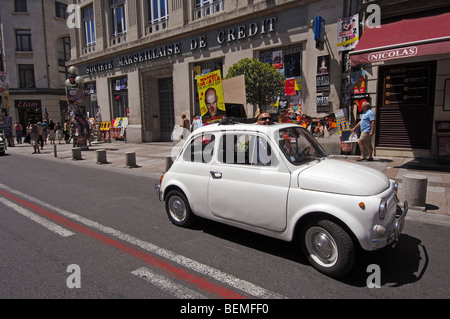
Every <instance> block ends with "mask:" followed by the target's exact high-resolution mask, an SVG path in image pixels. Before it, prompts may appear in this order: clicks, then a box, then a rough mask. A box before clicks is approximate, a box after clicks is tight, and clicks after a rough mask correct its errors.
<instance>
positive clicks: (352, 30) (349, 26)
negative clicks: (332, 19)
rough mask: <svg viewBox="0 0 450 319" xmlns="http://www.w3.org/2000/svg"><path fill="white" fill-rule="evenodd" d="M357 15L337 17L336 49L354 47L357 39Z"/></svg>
mask: <svg viewBox="0 0 450 319" xmlns="http://www.w3.org/2000/svg"><path fill="white" fill-rule="evenodd" d="M358 26H359V16H358V14H355V15H353V16H351V17H348V18H344V19H338V23H337V47H338V51H349V50H353V49H355V47H356V45H357V44H358V41H359V28H358Z"/></svg>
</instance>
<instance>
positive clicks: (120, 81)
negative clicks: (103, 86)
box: [111, 77, 128, 118]
mask: <svg viewBox="0 0 450 319" xmlns="http://www.w3.org/2000/svg"><path fill="white" fill-rule="evenodd" d="M111 84H112V93H113V112H112V114H113V118H117V117H127V113H128V112H127V110H128V83H127V77H123V78H116V79H112V80H111Z"/></svg>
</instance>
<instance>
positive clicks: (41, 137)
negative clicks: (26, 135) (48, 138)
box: [37, 122, 44, 150]
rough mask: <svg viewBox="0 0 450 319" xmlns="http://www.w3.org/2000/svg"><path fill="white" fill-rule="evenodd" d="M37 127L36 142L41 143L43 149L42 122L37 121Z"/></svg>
mask: <svg viewBox="0 0 450 319" xmlns="http://www.w3.org/2000/svg"><path fill="white" fill-rule="evenodd" d="M37 129H38V142H39V144H40V145H41V150H43V149H44V128H43V127H42V123H41V122H38V123H37Z"/></svg>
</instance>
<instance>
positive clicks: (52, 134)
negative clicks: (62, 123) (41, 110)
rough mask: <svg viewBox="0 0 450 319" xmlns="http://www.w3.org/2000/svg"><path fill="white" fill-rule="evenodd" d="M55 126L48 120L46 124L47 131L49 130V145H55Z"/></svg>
mask: <svg viewBox="0 0 450 319" xmlns="http://www.w3.org/2000/svg"><path fill="white" fill-rule="evenodd" d="M55 126H56V124H55V123H54V122H53V120H50V122H49V123H48V130H49V134H48V139H49V140H50V144H55V138H56V133H55Z"/></svg>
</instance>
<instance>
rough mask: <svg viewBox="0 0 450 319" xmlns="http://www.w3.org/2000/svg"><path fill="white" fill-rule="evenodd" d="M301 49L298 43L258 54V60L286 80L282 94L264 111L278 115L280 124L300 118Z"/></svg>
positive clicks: (296, 120)
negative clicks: (268, 65)
mask: <svg viewBox="0 0 450 319" xmlns="http://www.w3.org/2000/svg"><path fill="white" fill-rule="evenodd" d="M302 49H303V45H302V44H301V43H300V44H295V45H289V46H283V47H278V48H273V49H271V50H264V51H260V52H259V60H260V61H261V62H265V63H269V64H271V65H272V66H273V67H274V68H275V69H277V70H278V71H279V72H280V73H281V74H282V75H283V80H286V85H285V91H284V94H283V95H282V96H279V97H275V98H274V100H273V101H272V102H271V104H270V105H271V106H270V107H269V108H267V109H266V110H267V111H268V112H269V113H271V114H276V113H278V115H279V119H281V121H282V122H298V121H299V117H300V116H301V108H302V93H301V91H302V90H301V87H302V72H301V69H302Z"/></svg>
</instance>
